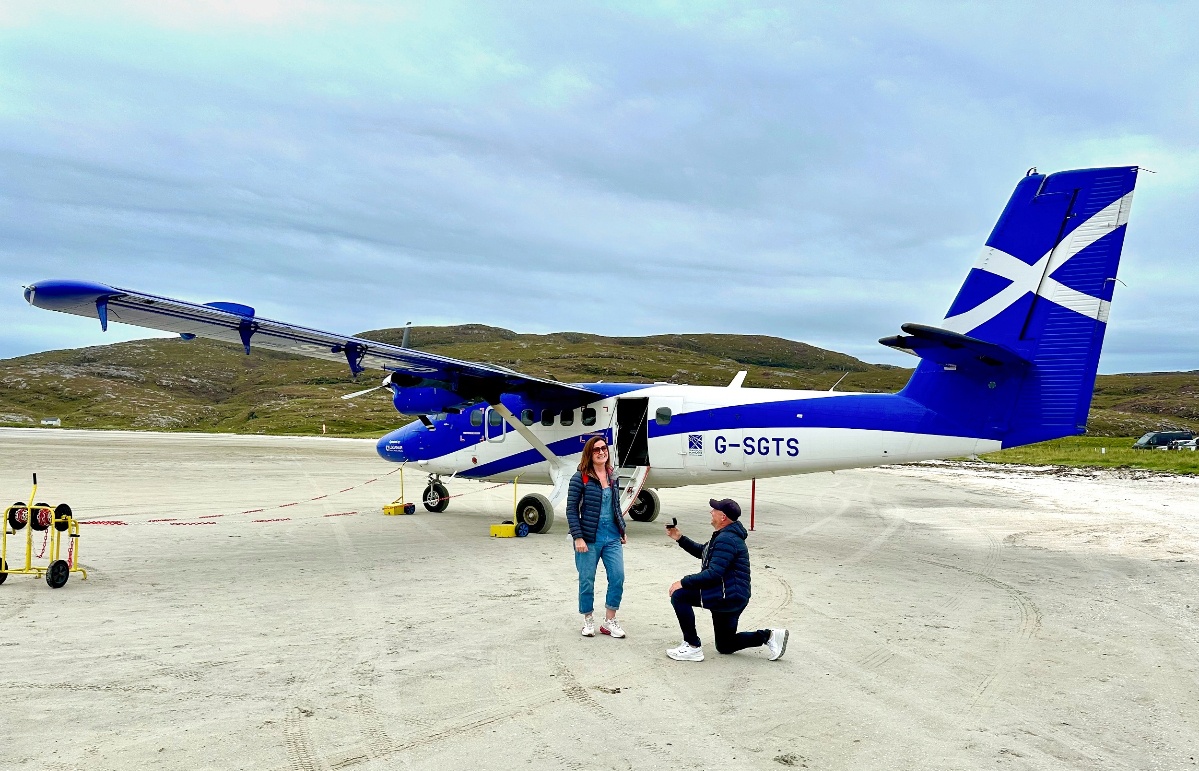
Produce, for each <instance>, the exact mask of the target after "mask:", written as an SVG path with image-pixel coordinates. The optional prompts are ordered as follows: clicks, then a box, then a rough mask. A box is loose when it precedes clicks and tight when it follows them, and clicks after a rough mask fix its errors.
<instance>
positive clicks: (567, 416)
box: [562, 410, 575, 426]
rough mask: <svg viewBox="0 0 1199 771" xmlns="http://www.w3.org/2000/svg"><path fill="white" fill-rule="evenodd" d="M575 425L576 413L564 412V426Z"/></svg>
mask: <svg viewBox="0 0 1199 771" xmlns="http://www.w3.org/2000/svg"><path fill="white" fill-rule="evenodd" d="M574 424H575V411H574V410H562V425H564V426H573V425H574Z"/></svg>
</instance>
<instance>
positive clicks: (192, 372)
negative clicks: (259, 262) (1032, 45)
mask: <svg viewBox="0 0 1199 771" xmlns="http://www.w3.org/2000/svg"><path fill="white" fill-rule="evenodd" d="M402 334H403V332H402V330H399V329H381V330H373V331H370V332H364V333H362V336H363V337H366V338H369V339H373V340H379V341H381V342H390V343H398V342H399V341H400V339H401V336H402ZM411 344H412V346H413V347H416V348H420V349H422V350H427V351H431V352H435V353H441V354H445V355H448V356H454V357H457V358H461V359H468V360H474V361H486V362H491V363H495V364H502V365H505V366H508V367H511V368H513V369H516V370H518V371H521V372H526V373H528V374H530V375H540V376H550V377H554V378H557V379H559V380H563V381H574V382H589V381H590V382H594V381H596V380H606V381H609V382H611V381H621V382H655V381H667V382H676V383H689V384H694V385H723V384H724V383H727V382H728V381H729V380H730V379H731V378H732V377H733V375H734V374H735V373H736V372H737V371H738V370H742V369H746V370H749V377H748V378H747V380H746V385H747V386H759V387H767V388H771V387H773V388H814V389H827V388H829V387H830V386H832V385H833V384H834V383H835V382H837V380H838V379H839V378H841V377H842V376H843V375H844V376H845V378H844V380H843V381H842V382H841V385H840V386H838V390H843V391H875V392H889V391H895V390H898V389H899V388H901V387H902V386H903V384H904V382H906V380H907V378H908V376H909V375H910V370H906V369H903V368H899V367H890V366H880V365H874V364H867V363H865V362H862V361H859V360H858V359H855V358H853V357H851V356H847V355H845V354H841V353H836V352H834V351H826V350H823V349H820V348H815V347H813V346H810V345H806V344H804V343H797V342H793V341H790V340H782V339H779V338H775V337H765V336H746V335H655V336H650V337H602V336H599V335H590V334H582V333H572V332H560V333H555V334H549V335H522V334H517V333H516V332H512V331H510V330H507V329H499V328H496V327H487V326H482V325H476V324H468V325H463V326H454V327H416V328H414V329H413V332H412V338H411ZM374 377H375V376H374V375H373V374H369V373H368V374H364V375H362V376H361V378H360V381H359V382H355V381H354V380H353V379H351V378H350V377H349V376H348V372H347V369H346V367H345V366H342V365H337V364H332V363H328V362H322V361H316V360H313V359H304V358H299V357H295V356H288V355H284V354H277V353H271V352H269V351H263V350H254V351H252V352H251V354H250V355H249V356H246V355H245V354H244V353H243V352H242V350H241V348H240V347H238V346H234V345H225V344H221V343H215V342H211V341H207V340H192V341H187V342H185V341H183V340H177V339H170V340H159V339H156V340H140V341H134V342H128V343H117V344H114V345H105V346H96V347H92V348H80V349H74V350H65V351H51V352H48V353H40V354H35V355H31V356H23V357H20V358H16V359H6V360H0V425H17V426H21V425H24V426H29V425H38V424H40V421H41V420H42V419H43V418H48V417H56V418H60V419H61V420H62V425H63V426H64V427H68V428H117V429H130V428H133V429H151V430H164V431H222V432H236V433H277V434H318V433H321V431H322V427H324V429H325V430H326V431H327V432H328V433H330V434H337V435H343V436H344V435H368V436H369V435H378V434H381V433H383V432H384V431H386V430H388V429H390V428H392V427H394V426H396V425H399V424H400V423H402V422H404V421H405V419H404V418H403V417H401V416H398V415H396V413H395V411H394V410H393V409H392V407H391V402H390V400H389V399H388V398H387V396H386V393H385V392H383V391H378V392H375V393H374V394H371V395H368V396H365V397H362V398H359V399H356V400H354V401H352V402H347V401H344V400H342V399H340V398H339V397H340V396H341V395H342V394H345V393H349V392H352V391H355V390H360V389H362V388H365V387H367V386H368V385H371V384H373V383H374V382H375V380H374ZM1197 395H1199V373H1151V374H1143V375H1110V376H1102V377H1100V378H1099V383H1098V384H1097V386H1096V391H1095V403H1094V408H1093V409H1092V414H1091V431H1092V433H1104V434H1112V435H1123V436H1127V435H1132V434H1140V433H1143V432H1144V431H1146V430H1149V429H1151V428H1157V427H1164V426H1173V425H1184V426H1191V427H1199V399H1197Z"/></svg>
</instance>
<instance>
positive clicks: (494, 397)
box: [25, 280, 595, 403]
mask: <svg viewBox="0 0 1199 771" xmlns="http://www.w3.org/2000/svg"><path fill="white" fill-rule="evenodd" d="M25 299H26V300H27V301H28V302H29V304H30V305H33V306H35V307H38V308H45V309H47V310H54V311H61V312H63V313H71V314H74V315H76V316H86V317H88V318H93V319H99V320H100V326H101V328H103V329H105V330H107V329H108V322H109V321H110V320H111V321H119V322H121V323H123V324H132V325H134V326H139V327H147V328H149V329H159V330H163V331H166V332H176V333H178V334H179V335H180V336H181V337H183V338H184V339H185V340H190V339H192V338H195V337H206V338H210V339H212V340H221V341H224V342H228V343H240V344H241V345H242V346H244V347H245V349H246V353H247V354H249V352H250V347H251V346H256V347H261V348H268V349H270V350H272V351H282V352H284V353H293V354H297V355H299V356H309V357H312V358H315V359H326V360H328V361H340V362H343V363H345V364H347V365H348V366H349V368H350V371H351V372H352V373H353V374H354V375H357V374H358V373H359V372H363V371H364V370H366V369H368V368H373V369H381V370H387V371H389V372H393V373H399V374H398V375H394V376H393V378H392V380H393V382H394V383H395V384H396V385H397V386H400V387H418V386H419V387H428V386H433V387H436V388H441V389H444V390H447V391H450V392H452V393H454V394H457V395H459V396H461V397H462V399H463V403H471V402H474V401H479V400H485V401H489V402H492V403H494V402H495V401H498V399H499V395H500V394H506V393H511V394H522V395H527V396H530V397H533V398H536V399H538V400H544V401H548V402H563V403H572V402H573V403H582V402H586V401H589V400H590V399H592V398H594V397H595V394H594V393H593V392H592V391H589V390H588V389H586V388H583V387H582V386H577V385H572V384H569V383H559V382H557V381H555V380H548V379H545V378H538V377H531V376H529V375H522V374H520V373H519V372H515V371H513V370H510V369H508V368H507V367H501V366H497V365H493V364H481V363H478V362H470V361H461V360H459V359H453V358H450V357H448V356H438V355H437V354H433V353H424V352H422V351H416V350H413V349H411V348H401V347H399V346H395V345H388V344H386V343H379V342H375V341H374V340H366V339H363V338H359V337H351V336H349V335H338V334H333V333H331V332H322V331H320V330H316V329H308V328H307V327H300V326H296V325H294V324H286V323H283V322H281V321H272V320H271V319H264V318H260V317H258V316H256V315H255V313H254V309H253V308H251V307H249V306H247V305H239V304H237V303H226V302H214V303H208V304H205V305H201V304H197V303H190V302H185V301H183V300H174V299H171V298H169V297H158V296H156V295H151V294H143V293H141V292H133V291H130V290H128V289H120V288H117V287H111V286H105V285H104V284H94V283H90V282H84V281H57V280H56V281H39V282H37V283H36V284H33V285H31V286H29V287H27V288H26V289H25Z"/></svg>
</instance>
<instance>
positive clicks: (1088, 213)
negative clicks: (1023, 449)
mask: <svg viewBox="0 0 1199 771" xmlns="http://www.w3.org/2000/svg"><path fill="white" fill-rule="evenodd" d="M1136 177H1137V168H1136V167H1135V166H1129V167H1116V168H1105V169H1084V170H1079V171H1064V172H1059V173H1057V174H1051V175H1048V176H1046V175H1044V174H1035V173H1030V174H1029V175H1028V176H1026V177H1025V178H1024V179H1023V180H1021V182H1020V183H1019V184H1018V185H1017V186H1016V189H1015V192H1013V193H1012V197H1011V200H1009V201H1008V204H1007V206H1006V208H1005V209H1004V211H1003V214H1002V215H1001V216H1000V218H999V221H998V222H997V223H996V224H995V229H994V230H993V231H992V232H991V236H990V238H988V239H987V243H986V246H984V247H983V250H982V253H981V254H980V255H979V257H978V260H977V261H976V262H975V264H974V267H973V269H972V270H971V271H970V274H969V275H968V276H967V278H966V282H965V283H964V284H963V285H962V288H961V290H960V291H959V292H958V296H957V298H956V299H955V300H954V302H953V304H952V305H951V306H950V308H949V312H948V313H946V315H945V320H944V321H943V322H942V324H941V331H943V332H945V333H946V337H945V338H944V339H945V340H946V341H948V340H950V337H951V336H953V335H959V336H962V337H963V338H965V339H969V340H972V341H980V342H981V343H982V344H984V345H990V346H994V348H993V349H991V350H992V354H993V356H992V358H1002V357H1003V356H1004V355H1008V354H1010V356H1011V362H1009V366H1005V367H1000V368H997V371H996V370H992V371H982V370H980V371H979V372H978V373H977V375H978V376H976V377H973V378H971V377H966V378H963V377H961V376H960V375H957V376H954V377H948V376H947V372H955V374H957V373H956V369H957V367H956V366H954V365H953V364H946V363H945V362H943V361H940V362H939V361H933V360H930V359H928V358H926V359H925V361H922V362H921V363H920V366H919V367H918V368H917V371H916V373H915V374H914V375H913V377H912V380H911V382H910V383H909V384H908V387H907V388H906V389H905V391H904V393H905V394H906V395H908V396H910V397H912V398H915V399H917V400H918V401H920V402H922V403H924V404H925V405H926V406H928V407H929V408H931V409H933V410H935V411H937V412H938V413H939V414H941V415H943V416H946V417H949V416H956V418H957V419H958V420H959V421H960V422H961V423H962V424H963V426H964V427H968V428H969V429H971V430H975V431H978V430H981V432H982V433H983V434H985V435H989V436H993V437H994V438H998V439H1002V441H1003V444H1004V446H1015V445H1021V444H1028V443H1030V442H1038V441H1043V440H1046V439H1054V438H1058V437H1062V436H1069V435H1073V434H1080V433H1083V431H1084V430H1085V428H1086V419H1087V412H1088V410H1089V409H1090V404H1091V394H1092V391H1093V389H1094V385H1095V374H1096V372H1097V370H1098V366H1099V352H1100V348H1101V347H1102V344H1103V335H1104V331H1105V330H1106V328H1107V317H1108V309H1109V307H1110V305H1111V300H1112V292H1113V291H1114V289H1115V284H1116V270H1117V268H1118V267H1119V263H1120V253H1121V250H1122V248H1123V246H1124V233H1125V228H1126V223H1127V222H1128V214H1129V211H1130V209H1131V207H1132V193H1133V188H1134V187H1135V185H1136ZM959 342H960V341H959ZM980 350H981V349H980Z"/></svg>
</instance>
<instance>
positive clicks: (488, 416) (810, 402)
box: [378, 383, 1001, 487]
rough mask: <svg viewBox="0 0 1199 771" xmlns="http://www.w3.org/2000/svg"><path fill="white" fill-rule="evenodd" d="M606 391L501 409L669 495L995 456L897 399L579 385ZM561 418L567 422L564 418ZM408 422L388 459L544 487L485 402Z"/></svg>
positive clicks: (556, 449) (568, 456)
mask: <svg viewBox="0 0 1199 771" xmlns="http://www.w3.org/2000/svg"><path fill="white" fill-rule="evenodd" d="M586 387H587V388H588V389H592V390H595V391H598V392H600V393H603V394H605V397H604V398H602V399H598V400H596V401H594V402H591V403H590V404H587V405H585V406H583V407H575V408H573V409H562V408H554V407H552V406H547V405H545V404H536V403H532V402H529V401H526V400H522V399H519V398H509V397H507V396H505V397H504V399H503V404H504V406H506V407H507V408H508V409H509V410H510V411H511V412H512V413H513V414H514V415H516V416H518V417H520V418H521V422H522V423H523V424H524V425H525V426H527V427H528V429H529V430H530V431H532V432H533V434H535V435H536V437H537V438H538V439H539V440H541V441H542V442H543V443H544V444H545V445H546V446H547V447H548V448H549V449H550V450H551V451H552V452H553V453H554V455H556V456H558V457H559V458H562V459H563V461H564V462H565V463H567V464H568V465H570V466H574V465H576V464H577V463H578V459H579V457H580V453H581V451H582V448H583V444H584V443H585V442H586V441H587V439H588V438H589V437H591V436H595V435H597V434H598V435H601V436H604V437H605V438H606V439H607V441H608V442H609V443H610V444H612V445H613V446H614V447H616V448H617V461H618V463H619V465H620V466H622V467H636V466H650V469H651V470H650V472H649V477H648V481H647V485H649V486H652V487H678V486H682V485H694V484H713V483H717V482H722V481H736V480H741V479H750V478H755V477H756V478H766V477H773V476H786V475H790V474H802V473H809V472H816V471H832V470H836V469H845V468H857V467H862V466H875V465H883V464H890V463H904V462H910V461H915V460H927V459H932V458H947V457H955V456H962V455H969V454H973V453H982V452H992V451H994V450H997V449H1000V447H1001V442H1000V440H999V438H998V437H992V438H988V437H985V436H976V435H974V436H972V435H968V434H966V433H965V432H964V431H963V430H962V428H961V427H960V426H956V425H954V424H952V423H950V422H948V421H946V420H944V419H942V418H941V417H940V416H938V415H937V414H936V413H934V412H931V411H930V410H928V409H927V408H925V407H923V406H921V405H919V404H917V403H916V402H914V401H912V400H911V399H908V398H905V397H904V396H902V395H899V394H863V393H841V392H828V391H793V390H780V389H765V388H736V387H725V388H722V387H708V386H686V385H673V384H669V385H667V384H659V385H638V384H607V383H599V384H588V385H587V386H586ZM564 417H565V419H564ZM430 422H432V424H433V425H432V427H427V426H425V425H424V424H423V423H421V422H413V423H411V424H409V425H407V426H404V427H403V428H400V429H397V430H396V431H393V432H391V433H389V434H387V435H386V436H384V437H383V438H382V439H380V440H379V443H378V452H379V455H380V456H382V457H383V458H385V459H386V460H389V461H393V462H400V463H409V464H413V465H414V466H416V467H417V468H419V469H421V470H423V471H427V472H428V473H430V474H437V475H447V476H451V475H453V476H458V477H465V478H469V479H480V480H488V481H513V480H515V479H517V478H519V480H520V481H522V482H527V483H534V484H549V483H552V482H553V481H554V480H553V478H552V474H551V468H550V464H549V462H548V461H547V460H546V459H545V458H544V457H543V456H542V454H541V453H540V452H539V451H538V450H537V449H535V448H534V447H533V446H532V445H531V444H530V443H529V442H528V441H526V439H525V438H524V437H522V436H521V435H520V434H518V433H517V432H516V431H514V430H513V429H512V428H511V427H510V426H508V425H507V423H505V422H504V420H503V418H502V417H501V415H500V414H499V413H498V412H496V411H495V410H494V409H492V408H490V407H488V406H487V405H486V404H479V405H476V406H473V407H471V408H469V409H466V410H463V411H462V412H461V413H460V414H438V415H435V416H430Z"/></svg>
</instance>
